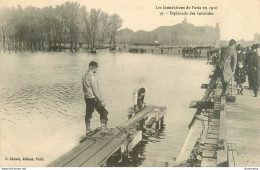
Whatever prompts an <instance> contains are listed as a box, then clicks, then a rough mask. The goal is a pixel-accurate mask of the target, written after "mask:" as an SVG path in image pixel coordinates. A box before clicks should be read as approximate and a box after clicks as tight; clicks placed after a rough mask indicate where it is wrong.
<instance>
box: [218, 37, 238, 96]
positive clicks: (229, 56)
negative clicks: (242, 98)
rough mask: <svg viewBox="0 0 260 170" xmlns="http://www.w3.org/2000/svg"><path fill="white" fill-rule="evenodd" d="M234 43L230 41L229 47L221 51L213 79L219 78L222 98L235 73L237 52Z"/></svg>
mask: <svg viewBox="0 0 260 170" xmlns="http://www.w3.org/2000/svg"><path fill="white" fill-rule="evenodd" d="M235 45H236V41H235V40H233V39H231V40H230V41H229V46H228V47H224V48H222V49H221V53H220V59H219V61H218V64H217V67H216V70H215V72H214V77H220V78H221V82H222V93H221V95H222V96H225V95H226V91H227V87H228V83H229V81H230V80H231V78H232V76H233V75H234V73H235V70H236V65H237V52H236V51H235Z"/></svg>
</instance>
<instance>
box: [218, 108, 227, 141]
mask: <svg viewBox="0 0 260 170" xmlns="http://www.w3.org/2000/svg"><path fill="white" fill-rule="evenodd" d="M219 140H225V141H227V117H226V110H225V109H224V110H221V112H220V125H219Z"/></svg>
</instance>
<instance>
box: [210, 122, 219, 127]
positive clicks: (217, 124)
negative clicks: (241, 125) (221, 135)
mask: <svg viewBox="0 0 260 170" xmlns="http://www.w3.org/2000/svg"><path fill="white" fill-rule="evenodd" d="M209 126H219V122H211V121H210V122H209Z"/></svg>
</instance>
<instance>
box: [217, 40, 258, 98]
mask: <svg viewBox="0 0 260 170" xmlns="http://www.w3.org/2000/svg"><path fill="white" fill-rule="evenodd" d="M214 76H216V77H219V78H221V81H222V86H223V88H222V95H223V96H225V95H226V90H227V86H228V83H229V81H230V80H231V81H232V80H233V78H234V80H235V82H236V83H237V86H236V87H237V94H240V95H243V89H244V83H245V82H246V80H248V84H249V89H252V90H253V92H254V97H257V94H258V88H259V85H260V44H254V45H252V46H251V47H250V46H248V47H243V46H242V45H241V44H238V45H236V41H235V40H233V39H232V40H230V41H229V46H228V47H224V48H222V49H221V52H220V56H219V60H218V61H217V62H216V70H215V72H214Z"/></svg>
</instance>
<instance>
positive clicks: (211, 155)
mask: <svg viewBox="0 0 260 170" xmlns="http://www.w3.org/2000/svg"><path fill="white" fill-rule="evenodd" d="M216 156H217V154H216V151H211V150H205V149H204V150H203V152H202V157H203V158H216Z"/></svg>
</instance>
